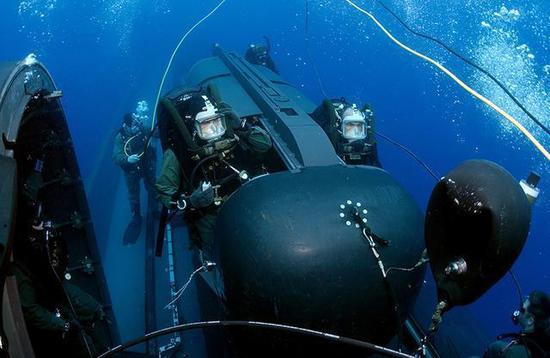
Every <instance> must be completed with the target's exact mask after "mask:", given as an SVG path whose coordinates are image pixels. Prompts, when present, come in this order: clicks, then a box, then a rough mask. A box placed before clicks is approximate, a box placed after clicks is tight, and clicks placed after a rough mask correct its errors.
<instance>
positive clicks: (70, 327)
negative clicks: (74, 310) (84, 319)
mask: <svg viewBox="0 0 550 358" xmlns="http://www.w3.org/2000/svg"><path fill="white" fill-rule="evenodd" d="M81 329H82V326H81V325H80V323H79V322H78V321H77V320H75V319H72V320H70V321H67V322H65V326H64V327H63V334H62V338H63V339H66V338H69V337H71V336H73V335H75V334H78V332H80V330H81Z"/></svg>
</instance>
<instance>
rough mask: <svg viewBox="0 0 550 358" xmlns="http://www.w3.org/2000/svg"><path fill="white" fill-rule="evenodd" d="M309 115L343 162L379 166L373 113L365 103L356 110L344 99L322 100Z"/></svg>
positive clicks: (355, 107)
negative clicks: (323, 132) (321, 129)
mask: <svg viewBox="0 0 550 358" xmlns="http://www.w3.org/2000/svg"><path fill="white" fill-rule="evenodd" d="M310 116H311V118H313V120H315V122H317V124H319V126H321V128H323V130H324V131H325V133H326V134H327V136H328V137H329V139H330V141H331V142H332V145H333V146H334V149H335V150H336V153H337V154H338V156H339V157H340V158H342V160H343V161H344V162H346V164H352V165H372V166H375V167H379V168H381V167H382V164H380V161H379V160H378V151H377V149H376V140H375V138H374V113H373V112H372V110H371V109H370V107H369V106H368V105H365V106H364V107H363V108H362V109H358V108H357V106H356V105H355V104H349V103H348V102H347V101H346V100H345V99H344V98H340V99H333V100H330V99H325V100H323V102H322V103H321V105H320V106H319V107H317V108H316V109H315V111H313V113H311V114H310Z"/></svg>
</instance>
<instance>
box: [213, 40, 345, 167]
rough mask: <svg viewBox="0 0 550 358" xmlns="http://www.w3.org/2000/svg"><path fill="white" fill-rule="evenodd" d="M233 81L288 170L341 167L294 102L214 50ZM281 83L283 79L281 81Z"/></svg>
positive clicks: (270, 82) (230, 56)
mask: <svg viewBox="0 0 550 358" xmlns="http://www.w3.org/2000/svg"><path fill="white" fill-rule="evenodd" d="M214 55H215V56H218V57H219V58H220V59H221V60H222V61H223V63H224V64H225V65H226V66H227V68H228V69H229V71H230V72H231V74H232V75H233V76H234V78H235V79H236V80H237V81H238V82H239V84H240V85H241V87H242V88H244V90H245V91H246V93H247V94H248V95H249V96H250V97H251V98H252V99H253V100H254V102H255V104H256V105H257V106H258V107H259V108H260V110H261V111H262V112H263V117H261V118H260V121H261V122H262V124H263V125H264V126H265V127H266V128H267V129H268V130H269V133H270V135H271V136H272V139H273V143H274V145H275V148H276V149H277V151H278V152H279V154H280V156H281V158H282V159H283V161H284V162H285V164H286V166H287V167H288V169H290V170H293V169H299V168H301V167H307V166H326V165H335V164H341V163H342V161H341V160H340V158H339V157H338V155H336V152H335V150H334V147H333V146H332V144H331V143H330V141H329V140H328V138H327V136H326V134H325V133H324V131H323V130H322V129H321V128H320V127H319V126H318V125H317V123H315V121H314V120H313V119H312V118H311V117H310V116H309V115H308V114H307V113H306V112H305V110H304V109H303V108H301V107H300V106H299V105H298V104H297V103H295V101H294V100H293V99H292V98H290V97H289V96H287V95H286V94H285V93H284V92H283V91H282V90H281V89H280V88H277V86H276V85H275V83H274V82H273V80H270V79H268V78H267V77H266V76H265V75H264V74H262V73H261V72H260V71H259V70H258V69H256V68H254V66H253V65H251V64H250V63H248V62H247V61H246V60H245V59H243V58H242V57H241V56H240V55H238V54H236V53H233V52H229V53H227V52H225V51H223V50H222V49H221V47H219V46H216V47H215V48H214ZM280 82H281V83H284V81H283V80H280Z"/></svg>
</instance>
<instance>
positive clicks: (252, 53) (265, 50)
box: [244, 36, 279, 74]
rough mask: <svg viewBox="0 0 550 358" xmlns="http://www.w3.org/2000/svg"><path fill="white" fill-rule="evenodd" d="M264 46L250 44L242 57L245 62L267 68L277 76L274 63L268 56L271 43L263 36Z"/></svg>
mask: <svg viewBox="0 0 550 358" xmlns="http://www.w3.org/2000/svg"><path fill="white" fill-rule="evenodd" d="M264 39H265V45H262V44H250V45H249V46H248V49H247V50H246V53H245V55H244V58H245V60H247V61H248V62H250V63H251V64H253V65H261V66H264V67H267V68H269V69H270V70H271V71H273V72H275V73H277V74H279V71H278V70H277V67H276V66H275V62H273V59H272V58H271V55H270V54H269V53H270V52H271V41H269V38H268V37H267V36H264Z"/></svg>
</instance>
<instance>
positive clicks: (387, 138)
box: [375, 132, 441, 181]
mask: <svg viewBox="0 0 550 358" xmlns="http://www.w3.org/2000/svg"><path fill="white" fill-rule="evenodd" d="M375 134H376V135H378V136H380V137H382V138H384V139H385V140H387V141H388V142H390V143H391V144H393V145H396V146H398V147H399V148H401V149H403V150H404V151H405V152H407V153H408V154H409V155H410V156H411V157H413V158H414V160H416V161H417V162H418V163H419V164H420V165H422V166H423V167H424V169H426V171H428V173H429V174H430V175H431V176H432V177H433V178H434V179H435V180H436V181H439V179H440V178H441V176H439V175H437V174H436V173H435V172H434V171H433V170H432V169H431V168H430V167H429V166H428V164H426V163H425V162H424V161H422V159H420V158H419V157H418V156H417V155H416V154H414V152H413V151H412V150H410V149H409V148H407V147H405V146H404V145H403V144H401V143H399V142H396V141H395V140H393V139H391V138H389V137H387V136H385V135H383V134H382V133H380V132H375Z"/></svg>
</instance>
